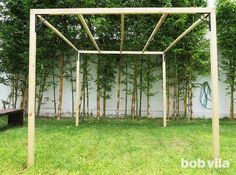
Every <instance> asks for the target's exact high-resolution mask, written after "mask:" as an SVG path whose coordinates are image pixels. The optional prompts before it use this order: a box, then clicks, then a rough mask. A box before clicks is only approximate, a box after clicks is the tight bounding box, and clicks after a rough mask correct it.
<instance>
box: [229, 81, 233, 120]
mask: <svg viewBox="0 0 236 175" xmlns="http://www.w3.org/2000/svg"><path fill="white" fill-rule="evenodd" d="M233 82H234V80H233ZM232 119H234V85H231V86H230V120H232Z"/></svg>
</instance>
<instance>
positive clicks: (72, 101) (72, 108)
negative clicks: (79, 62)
mask: <svg viewBox="0 0 236 175" xmlns="http://www.w3.org/2000/svg"><path fill="white" fill-rule="evenodd" d="M68 58H69V60H70V84H71V105H72V106H71V116H72V117H74V111H75V110H74V108H75V104H74V79H73V67H72V60H71V59H70V56H68Z"/></svg>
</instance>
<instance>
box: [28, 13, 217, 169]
mask: <svg viewBox="0 0 236 175" xmlns="http://www.w3.org/2000/svg"><path fill="white" fill-rule="evenodd" d="M197 13H198V14H203V16H202V17H201V18H200V19H198V20H197V21H196V22H194V23H193V24H192V25H191V26H190V27H189V28H188V29H187V30H186V31H185V32H183V33H182V34H181V35H180V36H179V37H177V38H176V39H175V40H174V41H173V42H172V43H170V45H169V46H167V47H166V49H165V50H164V51H155V52H154V51H146V50H147V48H148V46H149V44H150V42H151V40H152V38H153V37H154V36H155V34H156V33H157V32H158V30H159V29H160V27H161V25H162V23H163V22H164V20H165V18H166V17H167V15H168V14H197ZM96 14H103V15H121V41H120V50H119V51H104V50H100V49H99V47H98V45H97V43H96V41H95V39H94V37H93V35H92V33H91V31H90V30H89V28H88V25H87V23H86V21H85V20H84V17H83V15H96ZM129 14H162V16H161V18H160V20H159V21H158V23H157V25H156V27H155V28H154V30H153V32H152V34H151V35H150V37H149V39H148V40H147V42H146V44H145V46H144V48H143V50H142V51H123V44H124V23H125V21H124V16H125V15H129ZM41 15H78V17H79V19H80V22H81V24H82V25H83V27H84V29H85V30H86V32H87V34H88V36H89V38H90V40H91V42H92V43H93V45H94V47H95V48H96V50H79V49H78V48H76V47H75V46H74V45H73V44H72V43H71V42H70V41H69V40H68V39H67V38H66V37H64V36H63V35H62V34H61V33H60V32H59V31H58V30H57V29H56V28H55V27H53V26H52V25H51V24H50V23H49V22H48V21H46V20H45V19H44V18H43V17H42V16H41ZM206 16H209V19H210V30H211V32H210V61H211V83H212V110H213V113H212V146H213V158H214V159H216V158H219V157H220V141H219V108H218V107H219V92H218V70H217V68H218V61H217V37H216V14H215V10H214V9H211V8H70V9H31V10H30V43H29V104H28V109H29V111H28V167H29V166H32V165H33V164H34V159H35V158H34V155H35V76H36V75H35V74H36V32H35V23H36V18H37V17H38V18H39V20H41V21H42V22H43V23H44V24H45V25H46V26H47V27H48V28H50V29H51V30H52V31H54V32H55V33H56V34H57V35H58V36H59V37H60V38H61V39H63V40H64V41H65V42H66V43H67V44H68V45H69V46H71V47H72V48H73V49H74V50H76V51H77V52H78V61H77V72H76V73H77V81H76V122H75V123H76V126H78V124H79V108H78V107H79V103H80V102H79V96H80V92H79V91H80V84H79V72H80V71H79V67H80V59H79V58H80V54H82V53H83V54H86V53H87V54H141V55H142V54H149V55H162V59H163V64H162V67H163V126H164V127H166V117H167V97H166V58H165V54H166V52H167V51H168V50H170V49H171V48H172V47H173V46H174V45H175V44H176V43H177V42H178V41H179V40H181V39H182V38H183V37H184V36H185V35H187V34H188V33H189V32H190V31H191V30H193V29H194V28H195V27H196V26H197V25H198V24H199V23H201V21H202V18H206Z"/></svg>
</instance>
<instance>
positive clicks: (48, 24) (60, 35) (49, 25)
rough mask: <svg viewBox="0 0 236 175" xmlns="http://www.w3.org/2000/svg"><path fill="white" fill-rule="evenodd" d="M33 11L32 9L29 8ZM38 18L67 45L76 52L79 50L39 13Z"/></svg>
mask: <svg viewBox="0 0 236 175" xmlns="http://www.w3.org/2000/svg"><path fill="white" fill-rule="evenodd" d="M31 11H33V10H31ZM37 16H38V18H39V19H40V21H41V22H42V23H44V24H45V25H46V26H47V27H48V28H49V29H51V30H52V31H53V32H54V33H56V34H57V36H59V37H60V38H61V39H62V40H64V41H65V42H66V43H67V44H68V45H69V46H71V47H72V48H73V49H75V50H76V51H77V52H78V51H79V50H78V49H77V48H76V47H75V46H74V44H72V43H71V42H70V41H69V40H68V39H67V38H66V37H65V36H64V35H63V34H62V33H61V32H59V30H57V29H56V28H55V27H54V26H53V25H52V24H50V23H49V22H48V21H47V20H46V19H44V18H43V17H42V16H41V15H37Z"/></svg>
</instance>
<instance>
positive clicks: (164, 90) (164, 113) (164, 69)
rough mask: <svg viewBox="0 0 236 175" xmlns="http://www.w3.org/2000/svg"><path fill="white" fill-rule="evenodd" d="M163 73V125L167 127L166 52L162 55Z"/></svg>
mask: <svg viewBox="0 0 236 175" xmlns="http://www.w3.org/2000/svg"><path fill="white" fill-rule="evenodd" d="M162 75H163V79H162V81H163V83H162V87H163V127H166V117H167V103H166V102H167V96H166V58H165V54H163V55H162Z"/></svg>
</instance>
